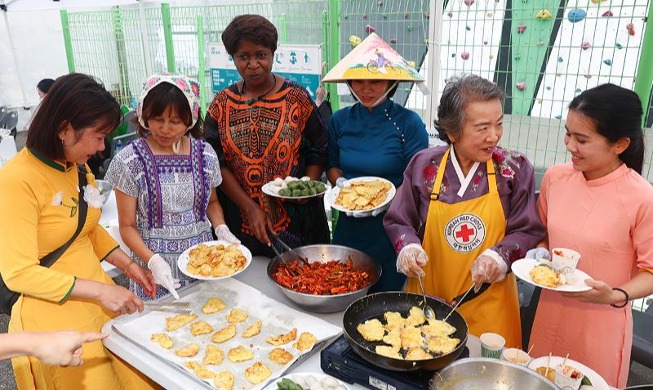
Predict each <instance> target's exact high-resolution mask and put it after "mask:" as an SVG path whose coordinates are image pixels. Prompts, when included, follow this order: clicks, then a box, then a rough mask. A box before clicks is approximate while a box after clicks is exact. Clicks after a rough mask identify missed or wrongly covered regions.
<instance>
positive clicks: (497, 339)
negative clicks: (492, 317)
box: [480, 333, 506, 359]
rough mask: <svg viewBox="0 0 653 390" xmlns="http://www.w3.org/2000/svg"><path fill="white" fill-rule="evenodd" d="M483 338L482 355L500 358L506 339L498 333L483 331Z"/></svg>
mask: <svg viewBox="0 0 653 390" xmlns="http://www.w3.org/2000/svg"><path fill="white" fill-rule="evenodd" d="M480 339H481V356H483V357H485V358H492V359H499V358H500V357H501V351H503V346H504V345H506V339H504V338H503V337H502V336H501V335H499V334H496V333H483V334H482V335H481V337H480Z"/></svg>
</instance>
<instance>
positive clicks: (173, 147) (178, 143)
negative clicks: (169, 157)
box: [172, 137, 184, 154]
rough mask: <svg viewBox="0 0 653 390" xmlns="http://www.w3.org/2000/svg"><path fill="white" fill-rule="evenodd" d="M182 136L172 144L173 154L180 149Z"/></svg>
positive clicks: (177, 152)
mask: <svg viewBox="0 0 653 390" xmlns="http://www.w3.org/2000/svg"><path fill="white" fill-rule="evenodd" d="M183 139H184V137H181V138H179V139H178V140H177V141H176V142H175V143H174V144H172V151H173V152H174V154H179V152H180V151H181V145H182V142H183Z"/></svg>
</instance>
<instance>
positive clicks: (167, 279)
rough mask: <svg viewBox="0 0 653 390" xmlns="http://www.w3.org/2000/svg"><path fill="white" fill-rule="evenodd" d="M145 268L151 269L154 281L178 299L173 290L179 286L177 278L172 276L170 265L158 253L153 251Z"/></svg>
mask: <svg viewBox="0 0 653 390" xmlns="http://www.w3.org/2000/svg"><path fill="white" fill-rule="evenodd" d="M147 268H149V269H150V271H152V276H154V283H156V284H158V285H161V286H163V287H165V288H166V289H167V290H168V291H170V294H172V296H173V297H175V299H179V294H177V291H176V290H175V289H176V288H179V287H181V284H180V283H179V279H175V278H173V277H172V269H170V265H168V262H167V261H166V260H165V259H164V258H163V257H161V255H160V254H158V253H155V254H154V256H152V257H150V260H149V261H148V262H147Z"/></svg>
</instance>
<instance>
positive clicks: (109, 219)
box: [100, 191, 129, 278]
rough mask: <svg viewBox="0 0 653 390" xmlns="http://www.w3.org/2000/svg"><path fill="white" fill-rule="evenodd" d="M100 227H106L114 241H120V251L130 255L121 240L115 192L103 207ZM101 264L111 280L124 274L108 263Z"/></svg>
mask: <svg viewBox="0 0 653 390" xmlns="http://www.w3.org/2000/svg"><path fill="white" fill-rule="evenodd" d="M100 225H102V226H104V228H105V229H106V230H107V232H109V234H110V235H111V237H113V239H114V240H116V241H118V244H120V249H122V250H123V251H125V253H129V248H128V247H127V245H125V243H124V242H122V238H120V230H119V229H118V205H117V204H116V193H115V192H114V191H111V194H109V199H107V202H106V203H105V204H104V206H102V216H101V217H100ZM101 264H102V268H103V269H104V271H105V272H106V273H107V274H108V275H109V277H111V278H115V277H116V276H118V275H120V274H122V271H121V270H119V269H118V268H116V267H115V266H114V265H113V264H110V263H109V262H108V261H102V263H101Z"/></svg>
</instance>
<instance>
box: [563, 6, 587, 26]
mask: <svg viewBox="0 0 653 390" xmlns="http://www.w3.org/2000/svg"><path fill="white" fill-rule="evenodd" d="M585 15H587V13H586V12H585V10H583V9H580V8H574V9H571V10H569V12H568V13H567V19H569V21H570V22H572V23H576V22H580V21H581V20H583V19H585Z"/></svg>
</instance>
